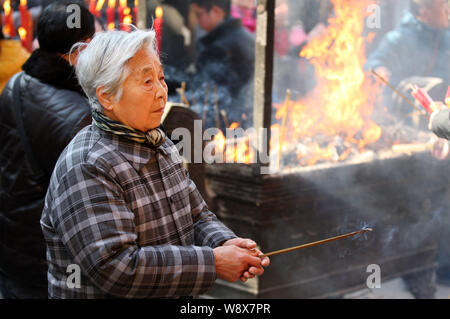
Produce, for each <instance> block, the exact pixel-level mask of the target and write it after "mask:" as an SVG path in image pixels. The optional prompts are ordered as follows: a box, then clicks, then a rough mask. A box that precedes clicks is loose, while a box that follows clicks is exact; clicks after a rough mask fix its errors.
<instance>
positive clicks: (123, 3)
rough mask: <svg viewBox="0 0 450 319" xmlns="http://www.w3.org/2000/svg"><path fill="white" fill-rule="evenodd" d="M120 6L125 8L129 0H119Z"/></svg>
mask: <svg viewBox="0 0 450 319" xmlns="http://www.w3.org/2000/svg"><path fill="white" fill-rule="evenodd" d="M119 6H120V7H122V8H125V7H126V6H127V0H119Z"/></svg>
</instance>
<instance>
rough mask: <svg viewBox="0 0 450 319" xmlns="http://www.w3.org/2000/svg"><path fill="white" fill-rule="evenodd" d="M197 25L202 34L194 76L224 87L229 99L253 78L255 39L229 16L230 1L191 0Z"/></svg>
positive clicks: (238, 22)
mask: <svg viewBox="0 0 450 319" xmlns="http://www.w3.org/2000/svg"><path fill="white" fill-rule="evenodd" d="M191 3H192V6H193V10H194V12H195V15H196V18H197V23H198V25H199V27H200V28H201V29H203V30H204V31H205V32H206V35H204V36H203V37H202V38H201V39H200V40H199V43H198V54H197V59H196V61H197V62H196V69H197V73H200V74H202V75H203V76H204V77H205V78H209V79H211V80H213V81H214V82H215V83H216V84H217V85H220V86H225V87H226V88H227V89H228V90H229V92H230V93H231V94H232V96H234V97H237V96H238V94H239V93H240V90H241V89H242V88H243V87H244V86H246V85H248V83H249V82H250V81H251V80H252V78H253V75H254V72H253V71H254V63H255V38H254V36H253V35H251V34H250V32H248V31H247V30H246V29H245V28H244V27H243V26H242V23H241V21H240V20H239V19H235V18H233V17H231V16H230V10H231V1H230V0H192V1H191Z"/></svg>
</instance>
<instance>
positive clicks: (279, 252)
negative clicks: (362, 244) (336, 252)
mask: <svg viewBox="0 0 450 319" xmlns="http://www.w3.org/2000/svg"><path fill="white" fill-rule="evenodd" d="M372 230H373V229H372V228H363V229H361V230H359V231H355V232H352V233H348V234H344V235H340V236H336V237H331V238H327V239H323V240H319V241H315V242H312V243H308V244H303V245H300V246H295V247H290V248H285V249H280V250H276V251H272V252H270V253H267V254H262V255H260V256H259V257H269V256H275V255H280V254H284V253H289V252H291V251H295V250H299V249H303V248H308V247H313V246H318V245H322V244H325V243H329V242H332V241H335V240H339V239H344V238H348V237H352V236H355V235H358V234H364V233H366V232H368V231H372Z"/></svg>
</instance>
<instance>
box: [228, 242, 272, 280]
mask: <svg viewBox="0 0 450 319" xmlns="http://www.w3.org/2000/svg"><path fill="white" fill-rule="evenodd" d="M222 246H237V247H240V248H244V249H248V250H251V251H252V252H253V253H254V254H255V255H256V256H260V255H262V254H263V253H262V252H261V251H260V250H259V249H257V245H256V242H254V241H253V240H251V239H248V238H239V237H238V238H233V239H230V240H227V241H226V242H225V243H223V245H222ZM269 265H270V259H269V257H263V258H262V259H261V265H260V266H259V267H255V266H252V267H250V268H248V269H247V270H246V271H245V272H243V273H242V276H241V277H240V279H241V281H242V282H246V281H247V280H248V279H251V278H254V277H255V276H261V275H262V274H263V273H264V268H263V267H267V266H269Z"/></svg>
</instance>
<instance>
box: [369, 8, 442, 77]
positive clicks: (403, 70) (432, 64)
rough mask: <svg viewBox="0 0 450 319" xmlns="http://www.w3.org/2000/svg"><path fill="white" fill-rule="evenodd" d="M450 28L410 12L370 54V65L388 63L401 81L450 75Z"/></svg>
mask: <svg viewBox="0 0 450 319" xmlns="http://www.w3.org/2000/svg"><path fill="white" fill-rule="evenodd" d="M449 61H450V30H448V29H447V30H438V29H432V28H430V27H428V26H427V25H425V24H424V23H422V22H420V21H419V20H417V18H416V17H414V16H413V15H412V14H411V13H407V14H406V15H405V16H404V18H403V20H402V23H401V25H400V26H399V27H398V28H396V29H394V30H393V31H391V32H389V33H388V34H387V35H386V36H385V37H384V39H383V40H382V41H381V43H380V45H379V46H378V48H377V49H376V50H375V51H374V52H373V53H372V54H371V55H370V56H369V59H368V61H367V63H366V67H365V68H366V69H367V70H368V69H372V68H377V67H380V66H384V67H387V68H388V69H389V70H390V72H391V73H392V76H391V80H390V81H391V82H392V84H393V85H397V84H398V83H399V82H401V81H402V80H403V79H406V78H409V77H411V76H430V77H439V78H442V79H444V82H445V83H448V81H449V79H450V78H449V77H450V63H449Z"/></svg>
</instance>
